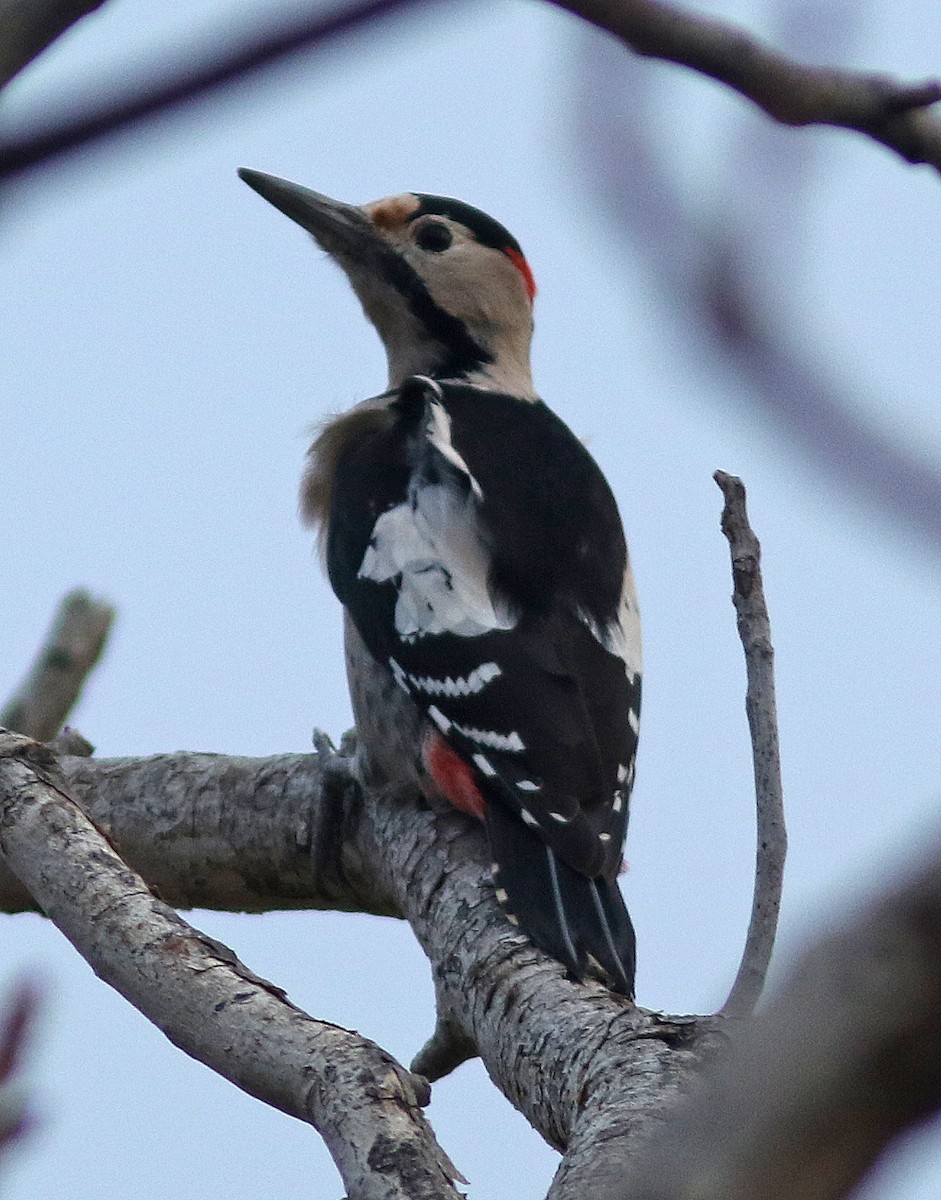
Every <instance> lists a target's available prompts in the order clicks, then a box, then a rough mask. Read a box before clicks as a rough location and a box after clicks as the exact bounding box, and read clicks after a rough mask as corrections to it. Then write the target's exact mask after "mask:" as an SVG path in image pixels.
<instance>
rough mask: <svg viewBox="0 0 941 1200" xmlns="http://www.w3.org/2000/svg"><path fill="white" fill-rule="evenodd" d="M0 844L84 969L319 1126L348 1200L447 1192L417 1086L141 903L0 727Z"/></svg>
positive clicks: (206, 1059) (33, 754) (188, 1044)
mask: <svg viewBox="0 0 941 1200" xmlns="http://www.w3.org/2000/svg"><path fill="white" fill-rule="evenodd" d="M0 785H2V796H3V799H2V802H0V848H2V850H3V853H4V855H5V856H6V858H7V861H8V862H9V864H10V866H11V867H12V868H13V870H14V871H15V872H16V873H17V874H18V875H19V876H20V878H21V879H22V880H23V882H24V884H25V885H26V886H27V887H28V888H29V890H30V891H31V893H32V894H33V896H34V897H35V898H36V900H37V902H38V903H39V905H40V906H41V907H42V909H43V911H44V912H45V913H46V915H47V916H48V917H49V918H50V919H51V920H52V921H53V922H54V923H55V924H56V925H57V926H58V928H59V929H60V930H61V931H62V933H63V934H65V936H66V937H67V938H68V939H69V941H70V942H72V944H73V945H74V946H75V947H76V949H77V950H78V951H79V953H80V954H81V955H82V956H83V957H84V958H85V959H86V960H87V961H88V962H89V963H90V964H91V965H92V967H93V968H94V970H95V972H96V974H98V975H99V976H100V977H101V978H102V979H104V980H105V982H107V983H109V984H111V986H112V987H114V988H116V989H117V991H119V992H120V993H121V995H123V996H125V997H126V998H127V999H128V1000H129V1001H130V1002H131V1003H132V1004H133V1005H134V1006H135V1008H137V1009H139V1010H140V1011H141V1012H142V1013H144V1014H145V1015H146V1016H147V1017H148V1019H149V1020H151V1021H152V1022H153V1023H154V1024H155V1025H157V1027H158V1028H159V1029H161V1030H163V1032H164V1033H165V1034H166V1035H167V1037H168V1038H169V1039H170V1040H171V1041H172V1042H173V1043H174V1044H175V1045H176V1046H178V1047H179V1048H180V1049H182V1050H184V1051H185V1052H186V1053H187V1054H190V1055H191V1056H192V1057H193V1058H196V1059H198V1060H199V1061H200V1062H203V1063H206V1064H207V1065H208V1066H210V1067H212V1069H213V1070H215V1071H218V1072H219V1074H221V1075H223V1076H224V1077H225V1078H226V1079H229V1080H230V1081H231V1082H232V1083H234V1084H236V1085H237V1086H238V1087H240V1088H242V1089H243V1090H244V1091H246V1092H248V1093H249V1094H250V1095H252V1096H255V1097H257V1098H258V1099H260V1100H262V1101H264V1102H265V1103H266V1104H270V1105H272V1106H274V1107H275V1108H278V1109H280V1110H281V1111H282V1112H285V1113H288V1114H289V1115H290V1116H294V1117H297V1118H299V1119H300V1120H302V1121H306V1122H307V1123H309V1124H311V1125H313V1126H314V1127H315V1128H316V1129H318V1130H319V1131H320V1133H321V1134H322V1136H323V1137H324V1140H325V1141H326V1143H327V1146H328V1148H329V1150H330V1152H331V1154H332V1155H333V1157H334V1160H335V1162H336V1164H337V1167H338V1168H339V1170H340V1173H341V1175H342V1176H343V1179H344V1182H345V1183H346V1186H347V1189H348V1192H349V1195H350V1196H351V1197H354V1198H355V1200H393V1198H394V1197H399V1198H401V1200H414V1198H415V1197H420V1198H422V1200H425V1198H427V1200H433V1198H436V1197H437V1198H441V1200H445V1198H449V1200H455V1197H456V1196H457V1192H456V1191H455V1189H454V1187H453V1185H452V1182H451V1180H452V1179H453V1178H454V1177H455V1172H454V1170H453V1168H452V1167H451V1165H450V1164H449V1163H448V1161H447V1158H446V1157H445V1156H444V1154H443V1152H442V1151H441V1150H440V1148H439V1147H438V1145H437V1143H436V1142H435V1140H434V1136H433V1134H432V1133H431V1130H430V1128H429V1127H428V1125H427V1123H426V1121H425V1119H424V1117H423V1115H422V1113H421V1111H420V1104H421V1103H423V1102H426V1101H427V1086H426V1085H424V1084H422V1083H421V1081H417V1080H416V1079H415V1077H414V1076H412V1075H410V1074H409V1073H408V1072H407V1071H406V1070H405V1069H404V1068H403V1067H400V1066H399V1065H398V1063H396V1062H395V1060H394V1059H392V1058H391V1057H390V1056H389V1055H388V1054H386V1053H385V1051H383V1050H381V1049H380V1048H379V1047H378V1046H376V1045H375V1044H374V1043H372V1042H369V1041H368V1040H367V1039H365V1038H362V1037H360V1036H359V1035H358V1034H355V1033H350V1032H348V1031H347V1030H345V1029H340V1028H339V1027H338V1026H335V1025H330V1024H327V1023H325V1022H322V1021H315V1020H313V1019H312V1018H311V1017H308V1016H307V1015H306V1014H305V1013H303V1012H301V1011H300V1009H298V1008H296V1007H295V1006H294V1005H292V1004H290V1003H289V1002H288V1001H287V999H286V997H285V995H284V993H283V992H282V991H281V990H280V989H279V988H276V987H274V985H272V984H270V983H268V982H266V981H265V980H263V979H260V978H259V977H258V976H256V975H254V974H252V972H250V971H248V970H247V969H246V968H245V967H243V966H242V964H241V963H240V962H239V961H238V959H237V958H236V957H235V955H234V954H233V953H232V952H231V951H230V950H228V949H227V948H226V947H224V946H222V945H220V944H219V943H218V942H215V941H214V940H213V939H210V938H208V937H206V936H205V935H203V934H201V933H199V932H198V931H197V930H195V929H193V928H192V927H191V926H189V925H187V924H186V923H185V922H184V921H183V920H182V919H181V918H180V917H179V916H177V914H176V913H175V912H173V910H172V909H170V908H168V907H167V905H166V904H164V903H163V902H162V901H159V900H157V899H155V897H154V896H153V895H152V894H151V892H150V890H149V889H148V887H147V885H146V883H145V882H144V880H143V879H141V878H140V877H139V876H137V875H135V874H134V872H133V871H131V870H130V869H129V868H128V867H127V865H126V864H125V863H123V862H122V861H121V859H120V858H118V856H117V854H115V852H114V851H113V850H112V848H111V846H110V845H109V844H108V843H107V842H106V841H105V839H104V838H103V836H102V835H101V833H100V832H99V831H98V830H97V829H96V828H95V827H94V825H92V823H91V822H90V821H89V820H88V818H87V817H86V816H85V815H84V813H83V812H82V811H81V809H80V808H79V807H78V805H77V804H76V803H75V802H74V801H73V800H72V799H71V797H70V796H69V795H68V794H67V792H66V791H65V790H64V788H63V785H62V784H61V783H60V782H59V781H58V780H57V777H56V774H55V760H54V759H53V757H52V756H51V755H50V754H49V753H48V751H45V750H44V749H43V748H42V747H41V746H39V745H38V744H36V743H35V742H32V741H30V740H29V739H28V738H24V737H21V736H19V735H17V734H10V733H4V734H2V735H0Z"/></svg>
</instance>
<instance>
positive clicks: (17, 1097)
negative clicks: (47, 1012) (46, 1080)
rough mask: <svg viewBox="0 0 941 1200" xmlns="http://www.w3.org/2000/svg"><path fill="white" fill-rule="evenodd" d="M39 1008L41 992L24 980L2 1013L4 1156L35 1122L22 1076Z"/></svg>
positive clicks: (0, 1143) (0, 1126) (0, 1134)
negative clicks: (24, 1058)
mask: <svg viewBox="0 0 941 1200" xmlns="http://www.w3.org/2000/svg"><path fill="white" fill-rule="evenodd" d="M38 1008H39V993H38V991H37V989H36V987H35V986H34V985H33V984H31V983H29V982H28V981H25V980H24V981H23V982H21V983H19V984H18V985H17V986H15V987H13V988H11V989H10V992H9V994H8V996H7V997H6V998H5V999H4V1008H3V1012H2V1013H0V1154H3V1153H4V1152H5V1151H6V1150H7V1149H8V1148H9V1147H10V1146H11V1145H12V1144H13V1143H15V1142H16V1141H18V1140H19V1139H20V1138H21V1137H22V1136H23V1134H24V1133H25V1132H27V1131H28V1129H29V1128H30V1125H31V1124H32V1121H33V1116H32V1113H31V1112H30V1109H29V1105H28V1101H27V1098H26V1095H25V1093H24V1091H23V1089H22V1087H21V1080H20V1076H21V1074H22V1065H23V1057H24V1053H25V1049H26V1046H27V1044H28V1042H29V1040H30V1033H31V1032H32V1026H33V1024H34V1022H35V1019H36V1012H37V1010H38Z"/></svg>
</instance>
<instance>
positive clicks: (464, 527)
mask: <svg viewBox="0 0 941 1200" xmlns="http://www.w3.org/2000/svg"><path fill="white" fill-rule="evenodd" d="M489 567H490V562H489V556H488V555H487V552H486V550H485V549H484V546H483V544H482V542H481V540H480V535H479V533H478V527H477V516H476V513H475V511H474V502H473V500H472V499H471V498H470V497H469V496H467V495H460V494H458V492H457V491H456V490H455V489H454V488H453V487H449V486H448V485H447V484H446V483H434V484H418V485H417V486H415V487H414V488H413V490H412V493H411V495H410V496H409V499H408V500H406V501H404V502H403V503H402V504H397V505H396V506H395V507H394V508H390V509H389V510H388V511H387V512H384V513H382V515H381V516H380V517H379V519H378V520H377V521H376V524H375V525H374V526H373V531H372V537H371V538H370V540H369V545H368V547H367V548H366V553H365V554H364V555H363V561H362V564H361V565H360V568H359V578H360V579H373V580H375V581H376V582H377V583H385V582H387V581H388V580H390V579H391V580H397V581H398V592H399V595H398V599H397V601H396V605H395V628H396V630H397V632H398V634H399V637H401V638H402V640H403V641H405V642H413V641H415V640H417V639H418V638H420V637H425V636H427V635H429V634H440V633H454V634H457V635H458V636H460V637H477V636H478V635H479V634H482V633H489V632H490V631H491V630H494V629H512V628H513V626H514V625H515V624H516V618H515V616H514V615H513V614H512V613H511V611H510V608H509V605H507V604H506V603H505V602H503V601H502V600H500V599H499V598H498V597H495V596H493V595H492V594H491V592H490V587H489V585H488V582H487V576H488V573H489Z"/></svg>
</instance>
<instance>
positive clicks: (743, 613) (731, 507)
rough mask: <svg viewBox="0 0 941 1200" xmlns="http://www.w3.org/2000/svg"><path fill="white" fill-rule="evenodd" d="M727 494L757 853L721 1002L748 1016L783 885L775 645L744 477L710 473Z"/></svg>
mask: <svg viewBox="0 0 941 1200" xmlns="http://www.w3.org/2000/svg"><path fill="white" fill-rule="evenodd" d="M713 478H714V479H715V481H716V483H717V484H718V485H719V487H720V488H721V489H722V494H723V495H724V496H725V507H724V509H723V511H722V532H723V533H724V534H725V536H726V538H727V539H728V542H729V550H730V552H731V555H732V581H733V592H732V602H733V604H734V605H735V612H736V615H737V618H738V633H739V637H740V638H741V639H742V646H743V647H744V650H745V670H746V675H747V679H748V688H747V692H746V695H745V711H746V713H747V714H748V728H749V732H750V734H751V743H752V758H753V761H754V766H755V804H756V809H757V826H758V849H757V853H756V856H755V894H754V898H753V900H752V911H751V920H750V921H749V924H748V936H747V938H746V939H745V949H744V951H743V952H742V961H741V963H740V964H739V968H738V974H737V975H736V977H735V983H734V984H733V985H732V990H731V992H730V993H729V998H728V999H727V1000H726V1002H725V1004H724V1005H723V1007H722V1010H721V1011H722V1013H723V1015H724V1016H728V1017H748V1016H751V1014H752V1013H753V1012H754V1010H755V1006H756V1004H757V1003H758V1000H759V998H760V996H761V992H762V989H763V988H764V985H765V978H766V976H767V974H768V964H769V963H770V961H771V951H772V950H773V948H774V938H775V933H776V932H777V927H778V910H779V909H780V907H781V885H782V883H783V880H784V859H785V855H786V854H787V832H786V830H785V827H784V797H783V792H782V788H781V756H780V750H779V747H778V718H777V709H776V705H775V699H774V647H773V646H772V644H771V623H770V621H769V620H768V607H767V605H766V604H765V596H764V590H763V588H762V583H761V546H760V545H759V542H758V538H757V537H756V536H755V534H754V531H753V530H752V528H751V526H750V525H749V523H748V514H747V512H746V511H745V485H744V484H743V483H742V481H741V479H739V478H738V477H737V476H735V475H727V474H726V473H725V471H716V473H715V475H714V476H713Z"/></svg>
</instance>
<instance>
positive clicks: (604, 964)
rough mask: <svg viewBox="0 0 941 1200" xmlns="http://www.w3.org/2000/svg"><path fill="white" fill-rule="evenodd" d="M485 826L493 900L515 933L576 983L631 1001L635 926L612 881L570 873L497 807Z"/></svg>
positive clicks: (516, 819)
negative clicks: (593, 981) (587, 982)
mask: <svg viewBox="0 0 941 1200" xmlns="http://www.w3.org/2000/svg"><path fill="white" fill-rule="evenodd" d="M486 823H487V834H488V836H489V838H490V848H491V850H492V851H493V858H494V865H495V871H494V883H495V885H496V888H497V899H498V900H499V901H500V903H501V904H502V905H503V906H504V907H505V908H506V910H507V912H508V913H509V914H510V915H511V916H512V917H513V918H515V920H516V922H517V923H518V924H519V927H520V929H522V931H523V932H524V933H525V934H527V935H528V936H529V937H530V938H531V939H532V941H533V942H535V944H536V945H537V946H538V947H539V948H540V950H544V951H545V952H546V953H547V954H551V955H552V957H553V958H555V959H558V961H559V962H561V963H563V964H564V965H565V966H566V967H568V969H569V971H570V972H571V974H572V975H574V976H575V977H576V978H577V979H585V978H588V977H593V978H599V979H601V980H602V982H604V983H605V984H607V986H608V987H610V988H611V990H612V991H615V992H619V993H620V994H621V995H623V996H629V997H631V998H633V995H634V956H635V939H634V927H633V925H632V924H631V918H630V916H629V915H628V912H627V908H626V907H625V905H624V899H623V897H622V896H621V891H620V889H619V888H618V885H617V882H616V881H614V880H608V879H604V878H603V877H598V878H597V879H590V878H589V877H588V876H587V875H582V874H581V873H580V872H579V871H575V870H573V869H572V867H570V866H569V865H568V863H565V862H563V861H562V860H561V859H560V858H559V857H558V855H557V854H555V853H554V851H553V850H552V849H551V848H550V847H549V846H547V845H546V843H545V842H544V841H543V840H542V838H541V837H539V836H538V835H537V834H536V833H535V832H534V831H533V830H532V829H530V828H529V827H528V826H526V825H524V824H523V822H522V821H521V820H520V819H519V817H518V816H516V814H515V813H511V812H510V811H509V810H508V809H507V808H505V807H504V806H503V805H501V804H500V803H499V802H493V801H491V803H489V804H488V805H487V813H486Z"/></svg>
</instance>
